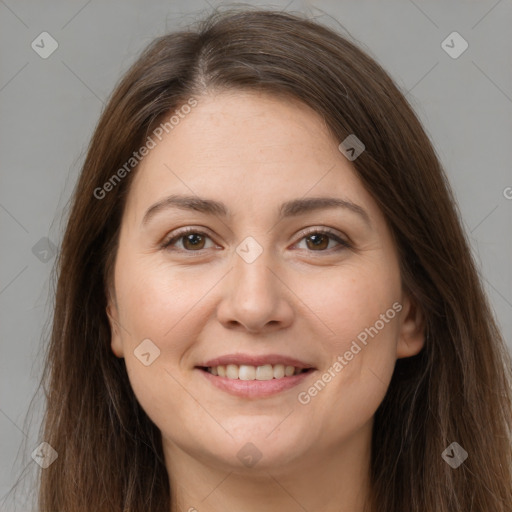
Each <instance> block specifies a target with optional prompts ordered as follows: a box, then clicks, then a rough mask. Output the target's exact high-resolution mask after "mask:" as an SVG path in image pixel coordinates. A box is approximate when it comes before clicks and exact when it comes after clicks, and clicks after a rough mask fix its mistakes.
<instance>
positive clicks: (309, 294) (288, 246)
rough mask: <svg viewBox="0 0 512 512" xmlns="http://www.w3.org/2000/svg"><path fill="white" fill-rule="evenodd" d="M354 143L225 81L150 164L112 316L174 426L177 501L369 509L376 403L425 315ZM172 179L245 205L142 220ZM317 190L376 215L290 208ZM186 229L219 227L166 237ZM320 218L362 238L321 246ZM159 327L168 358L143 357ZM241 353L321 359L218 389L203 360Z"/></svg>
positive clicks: (136, 374)
mask: <svg viewBox="0 0 512 512" xmlns="http://www.w3.org/2000/svg"><path fill="white" fill-rule="evenodd" d="M338 144H339V141H336V140H334V139H333V138H332V136H331V135H330V134H329V132H328V131H327V128H326V126H325V124H324V123H323V121H322V119H321V118H320V117H319V116H318V115H317V114H316V113H315V112H314V111H312V110H311V109H309V107H306V106H304V105H302V104H300V103H298V102H296V101H294V100H291V99H289V98H282V97H277V96H269V95H267V94H263V93H256V92H242V91H228V92H226V91H222V92H218V91H217V92H210V93H208V94H207V95H205V96H201V97H199V98H198V105H197V106H196V107H195V108H194V109H193V110H192V111H191V112H190V113H189V114H188V115H187V116H186V117H185V118H184V119H182V120H180V123H179V124H178V125H177V126H175V127H174V129H173V130H172V131H170V132H169V134H166V135H165V136H164V138H163V140H162V141H161V142H159V143H158V145H157V146H156V147H155V148H154V149H152V150H151V151H150V152H149V154H148V155H147V156H146V157H145V158H144V160H143V161H142V163H141V165H140V167H139V168H138V170H137V172H136V175H135V176H134V181H133V183H132V184H131V188H130V192H129V195H128V198H127V203H126V209H125V212H124V216H123V219H122V226H121V232H120V243H119V249H118V253H117V259H116V264H115V275H114V286H115V290H114V293H113V297H112V299H111V300H110V301H109V305H108V308H107V313H108V315H109V318H110V322H111V327H112V350H113V352H114V354H115V355H116V356H117V357H124V358H125V362H126V368H127V371H128V374H129V378H130V382H131V385H132V387H133V390H134V392H135V394H136V397H137V399H138V400H139V402H140V404H141V405H142V407H143V408H144V410H145V411H146V413H147V414H148V416H149V417H150V418H151V420H152V421H153V422H154V423H155V424H156V425H157V426H158V428H159V429H160V431H161V433H162V440H163V447H164V456H165V461H166V465H167V469H168V474H169V475H170V486H171V492H172V495H173V506H172V511H177V510H185V511H187V510H190V511H191V510H194V509H197V510H198V511H201V512H203V511H212V512H221V511H222V512H226V511H235V510H244V512H256V511H261V510H284V511H289V512H295V511H303V510H304V509H305V510H308V511H309V512H320V511H321V512H331V511H337V512H340V511H342V512H361V511H362V510H363V504H364V501H365V499H366V497H367V495H368V490H369V478H368V475H369V467H370V442H371V433H372V428H373V416H374V413H375V411H376V409H377V408H378V406H379V404H380V403H381V401H382V400H383V398H384V395H385V393H386V390H387V387H388V385H389V382H390V379H391V376H392V373H393V368H394V364H395V361H396V359H397V358H402V357H410V356H412V355H415V354H417V353H418V352H419V351H420V350H421V348H422V346H423V343H424V334H423V317H422V314H421V312H420V311H419V309H418V308H417V307H416V306H415V304H414V302H413V301H412V300H411V299H410V297H409V296H408V295H407V294H406V292H405V291H404V290H403V289H402V284H401V279H400V271H399V263H398V258H397V252H396V247H395V245H394V242H393V238H392V236H391V233H390V231H389V228H388V226H387V224H386V221H385V219H384V217H383V215H382V212H381V211H380V209H379V208H378V206H377V204H376V203H375V201H374V200H373V198H372V197H371V196H370V195H369V193H368V192H367V191H366V190H365V188H364V187H363V185H362V184H361V182H360V181H359V179H358V178H357V176H356V174H355V171H354V168H353V166H352V164H351V163H350V162H349V161H348V160H347V159H346V158H345V156H344V155H343V154H342V153H341V152H340V151H339V150H338ZM170 194H186V195H197V196H200V197H204V198H209V199H215V200H218V201H222V202H223V203H225V204H226V206H227V207H228V208H229V209H230V210H231V211H232V212H233V215H232V217H226V218H223V217H220V216H218V215H207V214H205V213H200V212H194V211H185V210H180V209H176V208H169V209H165V210H162V211H160V212H159V213H157V214H156V215H154V216H153V217H152V218H151V220H150V221H149V222H148V223H147V225H144V226H142V225H141V223H142V219H143V217H144V214H145V212H146V210H148V208H150V206H152V205H153V204H154V203H156V202H157V201H159V200H161V199H163V198H164V197H166V196H168V195H170ZM313 196H315V197H317V196H328V197H337V198H343V199H346V200H349V201H351V202H353V203H356V204H357V205H359V206H360V207H362V208H363V209H364V210H365V211H366V212H367V214H368V217H369V220H370V223H371V225H368V224H367V223H366V222H365V221H364V220H363V219H362V217H360V216H359V215H358V214H356V213H354V212H352V211H351V210H348V209H342V208H326V209H322V210H319V211H315V212H307V213H305V214H303V215H300V216H297V217H290V218H286V219H283V220H281V221H278V218H277V214H276V212H277V209H278V207H279V206H280V205H281V203H282V202H284V201H288V200H292V199H296V198H302V197H313ZM186 226H192V227H194V228H197V231H200V232H205V233H206V235H207V237H206V238H204V239H202V240H203V241H201V240H200V243H199V244H198V245H199V247H198V248H195V246H194V245H193V244H190V243H188V244H187V240H186V239H185V238H180V239H178V240H177V241H176V242H175V243H174V247H168V248H166V249H163V248H161V247H160V244H161V243H162V242H164V241H165V240H166V239H168V238H170V236H171V235H173V233H176V232H177V231H178V229H179V228H183V227H186ZM304 228H311V232H315V229H312V228H317V229H318V230H321V229H325V228H331V229H333V230H334V231H335V233H336V234H337V235H338V236H340V237H341V238H342V239H344V240H346V241H349V242H350V244H351V246H350V247H349V248H345V247H343V246H340V244H339V243H338V242H336V240H335V239H333V238H326V239H321V244H320V248H317V247H316V246H315V245H314V244H313V243H312V239H311V234H312V233H306V234H303V233H302V231H303V230H304ZM247 236H252V237H253V238H254V239H255V240H256V241H257V242H258V243H259V245H260V246H261V248H262V249H263V252H262V253H261V254H260V255H259V257H258V258H256V260H255V261H253V262H252V263H247V262H246V261H245V260H244V259H243V258H241V257H240V256H239V255H238V254H237V252H236V248H237V246H238V245H239V244H240V243H241V242H242V241H243V240H244V239H245V238H246V237H247ZM317 236H318V235H317ZM313 238H314V237H313ZM195 240H196V241H197V239H195ZM336 249H339V250H336ZM187 251H188V252H187ZM194 251H195V252H194ZM395 302H398V303H399V304H400V305H401V306H402V309H401V311H400V312H399V313H397V314H396V316H395V317H394V318H393V319H392V320H389V321H388V322H386V323H385V326H384V328H382V329H381V330H379V332H378V334H377V335H376V336H374V337H373V338H368V343H367V345H366V346H364V347H363V348H362V350H361V351H360V352H359V353H357V354H356V355H354V357H353V359H352V360H351V361H349V362H348V363H347V365H346V366H344V368H343V370H342V371H340V372H338V373H337V374H336V377H334V378H332V380H331V382H329V383H328V384H327V385H326V386H325V388H324V389H322V391H321V392H318V394H317V395H316V396H314V397H313V398H311V400H310V402H309V403H308V404H306V405H303V404H301V403H299V401H298V398H297V397H298V393H299V392H301V391H304V390H306V391H307V390H308V388H309V387H311V386H312V385H313V383H314V382H315V381H317V380H318V379H319V378H321V375H322V374H323V373H324V372H326V371H327V370H328V368H329V367H332V365H333V363H334V362H335V361H336V358H337V357H338V356H339V355H343V354H344V353H345V352H347V350H349V348H350V346H351V343H352V342H353V341H354V340H355V339H356V337H357V335H358V334H360V333H361V332H362V331H364V329H365V328H368V327H370V326H374V325H375V323H376V321H377V320H379V318H381V316H380V315H382V314H384V313H385V312H386V311H387V310H388V309H389V308H391V307H392V304H393V303H395ZM148 338H149V339H150V340H151V341H152V342H153V343H154V344H155V345H156V346H157V347H158V349H159V350H160V355H159V357H157V358H156V359H155V360H154V361H153V362H152V363H151V364H150V365H149V366H145V365H144V364H142V363H141V361H140V360H139V359H138V358H137V357H136V356H135V355H134V350H135V349H136V348H137V346H138V345H139V344H140V343H141V341H142V340H144V339H148ZM237 352H242V353H248V354H255V355H262V354H269V353H274V354H275V353H277V354H284V355H289V356H291V357H295V358H297V359H300V360H302V361H304V362H307V363H309V364H311V365H313V366H314V367H315V368H316V371H315V372H313V374H310V375H309V376H308V377H307V379H306V381H304V383H302V384H301V385H299V386H297V387H294V388H292V389H289V390H286V391H284V392H281V393H279V394H276V395H273V396H269V397H265V398H258V399H254V398H241V397H235V396H232V395H230V394H228V393H226V392H224V391H221V390H219V389H217V388H216V387H215V386H213V385H212V384H211V383H210V382H209V381H208V380H207V379H206V378H205V377H204V375H202V374H201V373H200V372H201V370H198V369H196V368H195V367H196V365H199V364H200V363H202V362H205V361H207V360H208V359H212V358H214V357H218V356H221V355H225V354H231V353H237ZM248 442H251V443H253V445H255V446H256V448H257V450H258V451H259V453H261V459H260V460H259V461H258V462H257V463H256V464H255V465H254V466H253V467H247V466H246V465H244V464H243V463H242V462H241V460H240V459H239V458H238V457H237V453H238V452H239V450H240V449H241V448H242V447H243V446H244V445H246V443H248Z"/></svg>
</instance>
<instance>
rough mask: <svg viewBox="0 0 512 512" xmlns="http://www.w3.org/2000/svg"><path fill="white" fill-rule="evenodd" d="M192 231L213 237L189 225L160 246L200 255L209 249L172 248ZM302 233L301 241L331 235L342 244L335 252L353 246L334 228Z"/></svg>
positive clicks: (327, 250) (329, 251) (165, 248)
mask: <svg viewBox="0 0 512 512" xmlns="http://www.w3.org/2000/svg"><path fill="white" fill-rule="evenodd" d="M191 233H193V234H195V235H201V236H203V237H207V238H210V239H211V237H210V236H209V235H208V234H207V233H205V232H204V231H200V230H198V229H196V228H193V227H189V228H184V229H182V230H181V231H179V232H178V233H176V234H175V235H174V236H173V237H172V238H170V239H167V240H165V241H164V242H163V243H162V244H161V246H160V248H161V249H164V250H169V251H181V252H187V253H198V255H201V254H203V251H206V250H207V249H200V250H198V251H190V250H187V249H171V248H170V246H171V245H173V244H174V243H175V242H177V241H178V240H180V239H181V238H183V237H185V236H186V235H189V234H191ZM301 235H302V236H301V238H300V239H299V242H300V241H302V240H303V239H304V238H307V237H308V236H310V235H327V236H328V237H330V238H331V239H333V240H334V241H336V242H338V243H339V244H340V246H339V247H337V248H334V252H336V251H340V250H343V249H350V248H351V247H352V246H351V244H349V243H348V242H347V241H346V240H343V239H342V238H340V237H339V236H338V235H337V234H336V233H335V232H334V231H332V230H330V229H328V228H323V229H313V230H311V231H308V232H302V233H301ZM331 251H333V249H332V248H331V249H330V250H329V249H324V250H320V251H312V250H310V251H308V252H320V253H322V252H324V253H331Z"/></svg>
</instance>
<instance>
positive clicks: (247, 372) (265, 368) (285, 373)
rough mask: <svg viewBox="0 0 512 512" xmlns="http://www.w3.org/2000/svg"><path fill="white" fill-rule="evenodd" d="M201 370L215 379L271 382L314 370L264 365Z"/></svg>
mask: <svg viewBox="0 0 512 512" xmlns="http://www.w3.org/2000/svg"><path fill="white" fill-rule="evenodd" d="M198 368H199V369H200V370H203V371H205V372H208V373H210V374H211V375H213V376H215V377H225V378H227V379H231V380H244V381H251V380H257V381H269V380H273V379H286V378H289V377H293V376H295V375H300V374H302V373H309V372H312V371H313V370H314V368H298V367H296V366H291V365H284V364H274V365H272V364H264V365H261V366H252V365H244V364H242V365H237V364H227V365H218V366H208V367H206V366H200V367H198Z"/></svg>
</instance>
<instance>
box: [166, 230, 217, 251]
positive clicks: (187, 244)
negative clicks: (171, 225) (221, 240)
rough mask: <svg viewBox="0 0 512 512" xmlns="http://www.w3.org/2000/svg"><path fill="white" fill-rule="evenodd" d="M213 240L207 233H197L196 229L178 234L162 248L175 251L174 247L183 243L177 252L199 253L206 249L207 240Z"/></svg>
mask: <svg viewBox="0 0 512 512" xmlns="http://www.w3.org/2000/svg"><path fill="white" fill-rule="evenodd" d="M208 239H209V240H211V239H210V237H209V236H208V235H206V233H203V232H201V231H197V230H194V229H187V230H185V231H181V233H178V234H176V235H175V236H173V237H172V238H170V239H169V240H167V241H166V242H164V243H163V245H162V248H163V249H166V248H168V249H169V250H174V247H173V246H175V245H176V243H177V242H180V241H181V245H182V247H178V248H177V250H183V251H186V252H199V251H201V250H202V249H205V248H206V247H205V244H206V240H208Z"/></svg>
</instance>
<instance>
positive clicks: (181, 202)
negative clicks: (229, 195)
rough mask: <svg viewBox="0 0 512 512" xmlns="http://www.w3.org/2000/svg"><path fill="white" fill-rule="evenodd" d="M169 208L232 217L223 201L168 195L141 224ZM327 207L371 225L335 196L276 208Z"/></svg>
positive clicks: (290, 212)
mask: <svg viewBox="0 0 512 512" xmlns="http://www.w3.org/2000/svg"><path fill="white" fill-rule="evenodd" d="M169 208H178V209H180V210H186V211H196V212H200V213H204V214H207V215H215V216H219V217H232V213H231V212H230V211H229V209H228V208H227V207H226V205H225V204H224V203H221V202H219V201H215V200H213V199H206V198H202V197H199V196H184V195H176V194H173V195H170V196H168V197H165V198H164V199H162V200H160V201H158V202H157V203H155V204H154V205H152V206H150V207H149V208H148V210H147V211H146V213H145V214H144V217H143V219H142V225H145V224H147V223H148V222H149V221H150V219H151V218H152V217H154V216H155V215H156V214H157V213H160V212H162V211H164V210H167V209H169ZM327 208H344V209H347V210H350V211H352V212H354V213H356V214H357V215H359V216H360V217H361V218H362V219H363V220H364V221H365V222H366V224H368V225H369V226H370V227H371V222H370V217H369V215H368V213H367V212H366V210H364V209H363V208H362V207H361V206H359V205H357V204H355V203H352V202H351V201H348V200H346V199H340V198H337V197H308V198H300V199H293V200H291V201H286V202H285V203H283V204H282V205H281V206H280V207H279V210H278V219H279V220H282V219H284V218H286V217H296V216H299V215H303V214H305V213H311V212H314V211H318V210H323V209H327Z"/></svg>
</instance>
